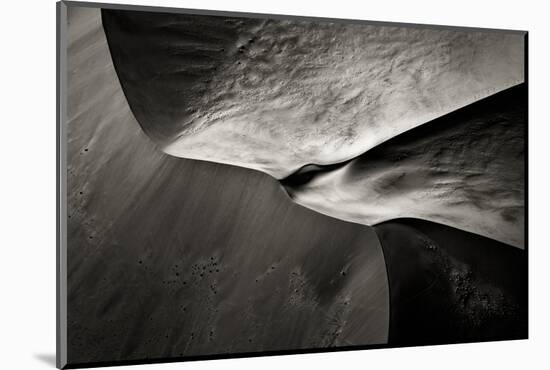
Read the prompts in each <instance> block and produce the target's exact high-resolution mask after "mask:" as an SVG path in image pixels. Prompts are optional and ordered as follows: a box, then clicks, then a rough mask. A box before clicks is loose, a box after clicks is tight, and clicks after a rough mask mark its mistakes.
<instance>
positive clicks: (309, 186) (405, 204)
mask: <svg viewBox="0 0 550 370" xmlns="http://www.w3.org/2000/svg"><path fill="white" fill-rule="evenodd" d="M526 115H527V93H526V87H525V86H523V85H521V86H517V87H514V88H511V89H509V90H506V91H503V92H500V93H498V94H495V95H494V96H491V97H489V98H486V99H484V100H481V101H479V102H477V103H475V104H472V105H469V106H468V107H465V108H462V109H460V110H458V111H456V112H453V113H451V114H449V115H446V116H444V117H441V118H438V119H436V120H434V121H432V122H429V123H427V124H425V125H423V126H421V127H418V128H415V129H412V130H410V131H409V132H406V133H404V134H401V135H399V136H397V137H395V138H393V139H391V140H389V141H387V142H385V143H383V144H381V145H379V146H377V147H376V148H374V149H372V150H369V151H367V152H366V153H364V154H363V155H361V156H359V157H357V158H355V159H353V160H351V161H349V162H346V163H342V164H339V165H333V166H328V167H319V166H317V167H316V166H306V167H305V168H303V169H301V170H300V171H298V172H296V173H295V174H293V175H292V176H290V177H288V178H287V179H284V180H283V181H282V183H283V184H284V185H285V187H286V189H287V191H288V192H289V194H290V195H291V197H292V198H293V199H294V201H296V202H297V203H299V204H302V205H304V206H306V207H308V208H311V209H314V210H316V211H318V212H321V213H324V214H327V215H330V216H332V217H337V218H339V219H342V220H347V221H352V222H358V223H363V224H367V225H374V224H378V223H380V222H384V221H388V220H391V219H396V218H401V217H413V218H419V219H424V220H429V221H433V222H437V223H441V224H445V225H449V226H452V227H455V228H459V229H462V230H465V231H469V232H472V233H476V234H479V235H483V236H486V237H488V238H492V239H495V240H498V241H500V242H502V243H507V244H510V245H513V246H516V247H519V248H523V247H524V232H525V230H524V224H525V222H524V214H525V209H524V197H525V194H524V191H525V189H524V186H525V184H524V183H525V176H524V175H525V167H524V149H525V142H524V140H525V138H524V135H525V128H526V127H525V126H526V117H527V116H526Z"/></svg>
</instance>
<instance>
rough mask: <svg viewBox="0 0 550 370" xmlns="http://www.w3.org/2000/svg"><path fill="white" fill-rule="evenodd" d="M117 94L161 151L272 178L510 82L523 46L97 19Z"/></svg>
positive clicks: (393, 34)
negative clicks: (104, 37)
mask: <svg viewBox="0 0 550 370" xmlns="http://www.w3.org/2000/svg"><path fill="white" fill-rule="evenodd" d="M102 14H103V17H102V19H103V26H104V28H105V32H106V35H107V39H108V41H109V47H110V50H111V56H112V58H113V61H114V65H115V68H116V70H117V74H118V76H119V78H120V81H121V84H122V87H123V89H124V93H125V94H126V97H127V99H128V102H129V104H130V107H131V109H132V111H133V113H134V114H135V116H136V118H137V120H138V122H139V123H140V125H141V126H142V127H143V129H144V130H145V132H147V134H148V135H149V136H150V137H151V138H152V139H153V140H154V141H155V142H156V143H157V144H158V145H159V146H160V147H161V148H163V150H164V151H166V152H167V153H169V154H171V155H174V156H177V157H184V158H192V159H201V160H207V161H213V162H219V163H227V164H232V165H238V166H243V167H248V168H253V169H257V170H260V171H263V172H266V173H268V174H270V175H272V176H274V177H275V178H283V177H286V176H288V175H289V174H290V173H292V172H294V171H296V170H297V169H298V168H300V167H302V166H304V165H306V164H309V163H315V164H320V165H326V164H331V163H338V162H341V161H343V160H347V159H351V158H353V157H356V156H358V155H360V154H361V153H363V152H365V151H367V150H368V149H370V148H372V147H374V146H376V145H378V144H379V143H381V142H383V141H385V140H387V139H389V138H391V137H394V136H396V135H398V134H400V133H402V132H404V131H406V130H408V129H411V128H413V127H416V126H418V125H421V124H424V123H426V122H428V121H430V120H432V119H434V118H437V117H439V116H441V115H444V114H446V113H449V112H451V111H454V110H456V109H458V108H460V107H463V106H465V105H467V104H470V103H472V102H474V101H476V100H479V99H481V98H484V97H486V96H489V95H491V94H493V93H495V92H498V91H501V90H504V89H506V88H509V87H511V86H514V85H516V84H518V83H522V82H523V78H524V76H523V69H524V66H523V50H524V48H523V36H522V35H520V34H514V33H503V32H471V31H468V32H465V31H456V30H440V29H430V28H424V29H423V28H407V27H389V26H388V27H380V26H379V25H376V26H371V25H366V24H350V23H327V22H311V21H298V20H284V21H283V20H269V19H251V18H228V17H215V16H195V15H184V14H163V13H143V12H125V11H115V10H103V12H102Z"/></svg>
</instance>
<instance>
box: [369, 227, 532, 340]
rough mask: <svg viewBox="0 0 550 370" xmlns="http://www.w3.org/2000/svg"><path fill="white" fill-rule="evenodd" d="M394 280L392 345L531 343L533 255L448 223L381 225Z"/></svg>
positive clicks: (391, 318)
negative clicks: (529, 259)
mask: <svg viewBox="0 0 550 370" xmlns="http://www.w3.org/2000/svg"><path fill="white" fill-rule="evenodd" d="M374 229H375V230H376V233H377V234H378V236H379V238H380V243H381V244H382V248H383V249H384V256H385V259H386V265H387V271H388V279H389V283H390V296H391V305H390V307H391V315H390V334H389V344H390V345H419V344H440V343H458V342H477V341H488V340H509V339H525V338H527V325H528V322H527V291H528V289H527V254H526V252H525V251H522V250H519V249H517V248H513V247H511V246H508V245H506V244H502V243H499V242H496V241H493V240H490V239H487V238H484V237H481V236H479V235H475V234H470V233H467V232H464V231H461V230H457V229H454V228H451V227H447V226H444V225H439V224H435V223H431V222H428V221H421V220H414V219H400V220H394V221H389V222H385V223H382V224H380V225H377V226H375V227H374Z"/></svg>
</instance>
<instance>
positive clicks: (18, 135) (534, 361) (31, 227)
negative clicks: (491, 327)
mask: <svg viewBox="0 0 550 370" xmlns="http://www.w3.org/2000/svg"><path fill="white" fill-rule="evenodd" d="M111 2H112V3H124V1H117V0H111ZM126 2H132V3H133V4H138V5H157V6H172V7H186V8H202V9H218V10H230V11H245V12H260V13H278V14H295V15H308V16H322V17H335V18H355V19H368V20H381V21H398V22H413V23H432V24H447V25H459V26H476V27H491V28H513V29H527V30H529V31H530V36H529V40H530V55H529V75H530V76H529V77H530V80H529V82H530V89H529V91H530V117H529V118H530V121H529V125H530V135H529V140H530V150H529V156H530V166H529V167H530V184H529V196H530V200H531V201H530V210H529V218H530V225H529V226H530V228H529V229H530V262H531V264H530V339H529V340H528V341H516V342H501V343H485V344H467V345H453V346H438V347H424V348H407V349H391V350H371V351H354V352H340V353H325V354H315V355H299V356H280V357H263V358H252V359H235V360H223V361H206V362H190V363H175V364H163V365H143V366H136V367H133V368H135V369H258V368H261V369H277V370H280V369H281V368H316V369H335V368H336V369H344V368H371V369H384V370H385V369H394V368H396V369H397V368H406V369H411V368H412V369H416V368H419V369H441V368H443V369H461V370H462V369H465V368H467V367H471V368H475V369H481V368H487V369H489V368H490V369H518V368H529V369H542V368H546V369H547V368H549V366H550V360H549V359H548V355H550V340H549V338H550V335H549V333H548V331H549V330H550V326H549V322H550V319H549V316H550V304H549V302H550V298H549V296H550V293H549V292H550V287H549V285H550V276H549V273H548V272H549V270H550V245H548V244H549V243H548V237H547V235H548V234H549V232H550V217H549V216H548V214H549V210H550V204H549V201H548V192H549V191H550V184H549V181H548V180H549V178H550V177H549V175H548V172H549V168H550V166H549V165H548V162H549V160H550V155H549V152H548V148H549V147H550V138H549V136H550V129H549V125H550V122H549V120H548V111H549V110H550V93H549V92H548V87H549V86H550V80H549V73H548V72H549V69H550V60H549V59H550V58H549V56H550V37H549V35H550V32H549V28H550V27H549V24H550V17H549V15H550V12H549V11H548V9H547V8H548V6H545V2H544V1H525V0H524V1H514V2H510V1H504V0H496V1H489V0H474V1H470V0H460V1H458V0H455V1H442V0H439V1H437V0H434V1H428V0H425V1H424V0H370V1H357V0H355V1H353V0H335V1H325V2H323V1H320V0H317V1H315V0H268V1H259V0H256V1H253V0H231V1H222V0H201V1H199V0H197V1H183V0H180V1H177V0H163V1H162V0H127V1H126ZM1 17H2V21H1V22H0V27H1V28H2V31H1V32H0V37H1V40H2V42H1V44H0V50H2V53H1V55H0V62H1V63H2V66H1V69H0V73H1V74H0V94H1V97H2V99H1V102H2V104H1V112H2V114H1V115H0V161H1V162H0V163H1V166H0V174H1V178H0V217H1V219H0V225H1V226H0V274H1V279H0V284H1V289H0V302H1V303H0V310H1V314H0V320H1V321H0V339H1V342H0V345H1V347H0V368H2V369H19V368H22V369H40V368H53V366H54V365H53V364H54V357H55V356H54V354H55V183H56V179H55V2H54V0H32V1H31V0H25V1H23V0H19V1H16V0H11V1H3V2H2V12H1ZM6 80H7V84H6Z"/></svg>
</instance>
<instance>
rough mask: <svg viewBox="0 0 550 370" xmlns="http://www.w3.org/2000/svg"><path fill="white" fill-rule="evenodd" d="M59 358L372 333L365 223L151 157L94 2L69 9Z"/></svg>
mask: <svg viewBox="0 0 550 370" xmlns="http://www.w3.org/2000/svg"><path fill="white" fill-rule="evenodd" d="M69 22H70V23H69V37H70V39H69V50H68V64H69V66H68V73H69V93H68V98H69V101H68V106H69V112H68V116H69V121H68V215H69V218H68V225H67V226H68V236H67V239H68V248H67V249H68V300H67V301H68V334H69V335H68V345H69V347H68V360H69V363H70V364H85V363H94V362H104V361H118V360H125V361H131V360H146V359H158V358H167V357H180V356H186V357H188V356H199V355H212V354H227V353H231V354H235V353H253V352H260V351H278V350H291V349H292V350H299V349H308V348H326V347H334V346H352V345H369V344H383V343H386V342H387V336H388V325H389V293H388V285H387V277H386V272H385V265H384V260H383V256H382V250H381V247H380V244H379V242H378V239H377V238H376V235H375V233H374V231H372V230H371V229H370V228H368V227H365V226H362V225H355V224H350V223H346V222H343V221H339V220H336V219H333V218H330V217H326V216H323V215H321V214H319V213H317V212H314V211H310V210H307V209H305V208H303V207H301V206H299V205H297V204H295V203H294V202H292V201H291V200H290V199H289V198H288V197H287V196H286V194H285V192H284V190H283V189H282V187H281V186H280V184H279V183H278V182H277V181H276V180H275V179H273V178H272V177H270V176H268V175H266V174H262V173H260V172H258V171H252V170H249V169H244V168H239V167H233V166H227V165H223V164H214V163H208V162H202V161H193V160H186V159H182V158H176V157H173V156H169V155H167V154H165V153H163V152H162V150H160V149H159V148H158V147H156V146H155V145H154V143H153V142H152V141H151V140H150V139H149V138H148V137H147V135H145V134H144V132H143V130H142V129H141V128H140V126H139V124H138V123H137V122H136V121H135V118H134V116H133V114H132V113H131V111H130V109H129V106H128V104H127V102H126V99H125V97H124V94H123V91H122V89H121V87H120V84H119V82H118V78H117V75H116V73H115V70H114V67H113V64H112V61H111V57H110V55H109V50H108V47H107V42H106V39H105V35H104V32H103V30H102V27H101V17H100V11H99V10H98V9H91V8H78V7H69Z"/></svg>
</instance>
